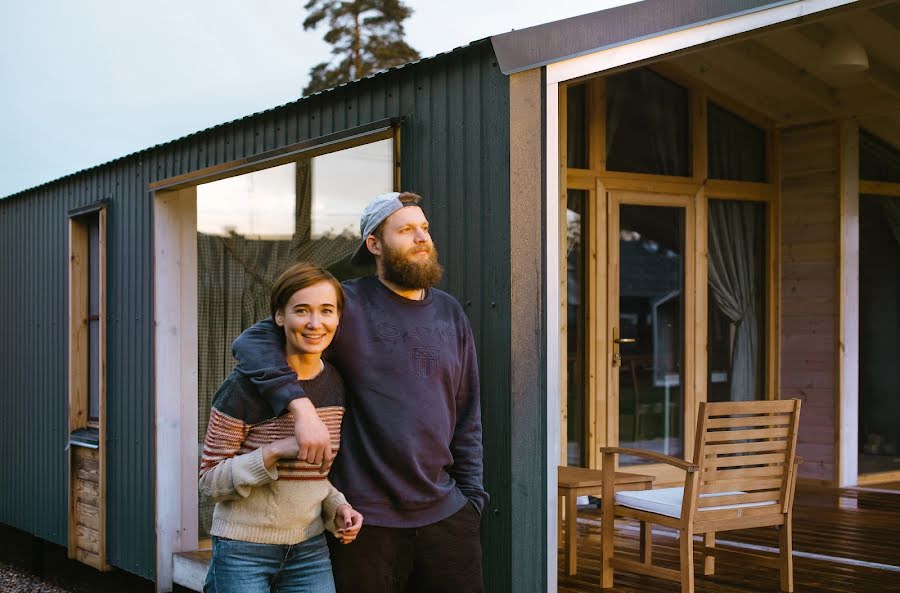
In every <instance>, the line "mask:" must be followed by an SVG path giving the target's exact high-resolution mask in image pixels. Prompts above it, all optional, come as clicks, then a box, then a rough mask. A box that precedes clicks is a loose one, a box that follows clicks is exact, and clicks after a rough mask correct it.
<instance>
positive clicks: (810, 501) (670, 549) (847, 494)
mask: <svg viewBox="0 0 900 593" xmlns="http://www.w3.org/2000/svg"><path fill="white" fill-rule="evenodd" d="M578 518H579V522H578V574H576V575H575V576H572V577H569V576H566V574H565V570H564V564H563V557H562V554H560V556H559V572H558V576H559V589H558V590H559V592H560V593H600V591H602V590H601V589H600V588H599V582H600V581H599V579H600V576H599V562H600V548H599V544H600V511H599V509H598V510H581V511H579V513H578ZM637 535H638V526H637V523H630V522H628V521H625V520H623V519H619V520H618V521H617V522H616V553H617V554H621V555H622V556H625V557H631V558H633V559H635V560H637V544H638V538H637ZM717 539H718V541H719V542H720V543H719V544H718V545H720V546H721V547H727V546H728V544H727V543H723V542H735V543H737V545H738V547H742V548H744V549H745V550H748V551H752V550H750V548H752V547H755V546H761V547H766V548H777V546H778V538H777V535H776V531H775V530H774V529H756V530H747V531H733V532H729V533H722V534H718V538H717ZM653 544H654V547H653V561H654V563H655V564H657V563H658V564H660V565H662V566H667V567H670V568H678V547H677V540H676V539H675V535H674V532H668V531H666V530H664V529H663V528H660V527H659V526H655V527H654V533H653ZM695 560H696V561H698V562H699V555H697V556H696V557H695ZM696 566H697V572H696V590H697V593H713V592H716V593H721V592H725V591H728V592H730V593H731V592H733V593H757V592H759V593H763V592H765V593H771V592H772V591H778V572H777V571H775V570H772V571H768V570H767V569H761V568H759V567H755V566H752V565H740V564H739V563H736V562H734V561H732V560H730V559H726V558H720V559H717V560H716V574H715V575H714V576H709V577H707V576H703V571H702V566H700V565H696ZM794 581H795V590H796V591H797V592H798V593H820V592H822V593H824V592H829V593H831V592H834V593H838V592H840V593H846V592H853V593H863V592H870V591H871V592H873V593H875V592H879V593H881V592H884V593H887V592H897V593H900V491H898V492H890V491H888V490H886V489H884V488H878V489H876V488H874V487H873V488H872V489H859V490H856V489H847V490H824V489H809V488H801V489H800V490H798V492H797V495H796V498H795V501H794ZM678 590H679V586H678V585H677V584H676V583H672V582H669V581H665V580H661V579H656V578H652V577H646V576H638V575H635V574H629V573H626V572H617V573H616V579H615V587H614V588H612V589H607V590H606V591H609V592H610V593H637V592H642V593H644V592H646V593H654V592H659V593H663V592H669V591H678Z"/></svg>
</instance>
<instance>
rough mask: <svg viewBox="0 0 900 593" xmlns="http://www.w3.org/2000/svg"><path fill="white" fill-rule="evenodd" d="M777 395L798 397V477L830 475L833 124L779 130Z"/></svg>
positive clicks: (834, 395) (835, 188) (836, 211)
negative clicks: (779, 232) (779, 253)
mask: <svg viewBox="0 0 900 593" xmlns="http://www.w3.org/2000/svg"><path fill="white" fill-rule="evenodd" d="M781 140H782V144H781V169H782V179H781V192H782V200H781V218H782V227H781V252H782V255H781V282H782V288H781V380H780V385H781V392H780V397H781V398H795V397H796V398H800V399H801V400H803V413H802V414H801V415H800V433H799V437H798V444H797V454H798V455H799V456H801V457H802V458H803V460H804V463H803V465H801V466H800V474H799V475H800V476H801V477H803V478H809V479H814V480H825V481H828V482H831V481H833V480H834V478H835V439H836V438H837V422H836V418H835V410H836V402H837V399H838V386H837V383H836V377H837V374H836V368H835V365H836V361H837V311H838V309H837V307H838V293H837V291H838V268H839V266H838V252H839V244H838V232H839V216H840V195H839V183H840V179H839V171H838V165H839V158H838V157H839V155H838V151H839V137H838V130H837V127H836V125H835V124H833V123H826V124H820V125H815V126H804V127H800V128H791V129H787V130H784V131H783V132H782V134H781Z"/></svg>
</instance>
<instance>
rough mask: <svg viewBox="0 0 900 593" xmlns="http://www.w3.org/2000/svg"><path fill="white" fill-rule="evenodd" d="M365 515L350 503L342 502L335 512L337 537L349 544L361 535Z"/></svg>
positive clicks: (343, 542)
mask: <svg viewBox="0 0 900 593" xmlns="http://www.w3.org/2000/svg"><path fill="white" fill-rule="evenodd" d="M362 524H363V516H362V515H361V514H360V513H359V511H357V510H355V509H354V508H353V507H351V506H350V505H349V504H342V505H341V506H339V507H338V508H337V511H335V513H334V526H335V527H336V528H337V532H338V533H337V538H338V540H339V541H340V542H341V543H342V544H349V543H350V542H352V541H353V540H355V539H356V536H357V535H359V530H360V529H362Z"/></svg>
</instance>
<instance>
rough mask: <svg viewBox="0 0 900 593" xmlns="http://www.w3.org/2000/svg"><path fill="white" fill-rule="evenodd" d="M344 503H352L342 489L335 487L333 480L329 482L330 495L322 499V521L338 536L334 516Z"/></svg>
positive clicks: (326, 527)
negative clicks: (345, 496)
mask: <svg viewBox="0 0 900 593" xmlns="http://www.w3.org/2000/svg"><path fill="white" fill-rule="evenodd" d="M342 504H350V503H348V502H347V499H346V498H344V495H343V494H342V493H341V491H340V490H338V489H337V488H335V487H334V486H333V485H332V484H331V481H329V482H328V495H327V496H326V497H325V500H323V501H322V521H323V522H324V523H325V529H327V530H328V531H330V532H331V533H332V534H333V535H334V536H335V537H337V529H336V528H335V526H334V516H335V515H336V514H337V509H338V507H339V506H341V505H342Z"/></svg>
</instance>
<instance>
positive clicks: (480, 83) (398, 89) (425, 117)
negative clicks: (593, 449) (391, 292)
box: [0, 42, 539, 592]
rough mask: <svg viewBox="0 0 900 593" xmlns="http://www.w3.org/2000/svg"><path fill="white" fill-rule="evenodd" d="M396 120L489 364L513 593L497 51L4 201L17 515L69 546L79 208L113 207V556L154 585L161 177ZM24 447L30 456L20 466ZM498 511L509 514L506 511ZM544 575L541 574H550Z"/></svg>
mask: <svg viewBox="0 0 900 593" xmlns="http://www.w3.org/2000/svg"><path fill="white" fill-rule="evenodd" d="M387 117H404V124H403V129H402V140H401V149H402V178H403V186H404V188H407V189H412V190H415V191H418V192H420V193H421V194H423V195H424V196H425V197H426V199H427V206H426V210H427V211H428V213H429V217H430V218H431V220H432V223H433V229H432V230H433V234H434V237H435V241H436V242H437V245H438V248H439V251H440V253H441V258H442V261H443V262H444V263H445V265H446V268H447V276H446V280H445V283H444V284H445V288H446V289H448V290H449V291H450V292H451V293H453V294H454V295H456V296H457V297H458V298H459V299H460V301H461V302H462V303H463V305H464V307H465V309H466V311H467V313H468V314H469V317H470V319H471V321H472V325H473V327H474V330H475V334H476V341H477V346H478V351H479V354H480V356H479V362H480V366H481V377H482V393H483V396H482V397H483V404H482V405H483V418H484V426H485V467H486V482H487V488H488V490H489V491H490V493H491V495H492V497H493V498H492V501H491V504H490V506H489V507H488V509H487V511H486V518H485V522H484V529H485V531H484V544H485V564H486V580H487V588H488V590H489V591H492V592H495V591H496V592H501V591H508V590H509V588H510V580H511V579H510V574H509V566H510V557H511V554H512V552H511V548H512V545H511V544H512V542H510V541H509V533H510V521H511V518H510V517H509V516H508V509H509V504H508V503H509V501H510V497H511V492H510V486H509V484H510V479H509V476H510V462H509V460H510V450H509V442H510V436H509V432H510V394H509V389H510V370H509V369H510V347H509V336H510V321H509V320H510V306H511V304H510V296H509V295H510V288H509V286H510V278H509V236H510V228H509V145H508V144H509V85H508V79H507V78H506V77H504V76H503V75H502V74H501V73H500V70H499V68H498V67H497V64H496V59H495V57H494V54H493V50H492V49H491V46H490V44H489V43H487V42H480V43H477V44H473V45H472V46H469V47H466V48H462V49H459V50H456V51H454V52H452V53H450V54H445V55H442V56H438V57H436V58H433V59H429V60H423V61H421V62H419V63H416V64H413V65H410V66H406V67H403V68H400V69H396V70H392V71H389V72H387V73H385V74H381V75H377V76H375V77H372V78H369V79H365V80H362V81H360V82H358V83H354V84H351V85H347V86H343V87H340V88H338V89H336V90H334V91H330V92H326V93H322V94H319V95H316V96H313V97H310V98H308V99H305V100H302V101H298V102H296V103H292V104H289V105H286V106H283V107H280V108H278V109H275V110H272V111H268V112H265V113H261V114H257V115H255V116H252V117H249V118H245V119H242V120H239V121H235V122H231V123H228V124H224V125H221V126H218V127H216V128H213V129H210V130H207V131H205V132H202V133H199V134H195V135H193V136H189V137H187V138H184V139H181V140H178V141H176V142H173V143H170V144H167V145H162V146H158V147H155V148H153V149H151V150H148V151H144V152H142V153H137V154H135V155H132V156H130V157H127V158H125V159H120V160H118V161H114V162H112V163H109V164H107V165H104V166H102V167H98V168H95V169H91V170H88V171H85V172H83V173H81V174H77V175H75V176H71V177H67V178H64V179H62V180H60V181H58V182H54V183H50V184H47V185H44V186H41V187H40V188H37V189H36V190H32V191H30V192H23V193H21V194H18V195H16V196H15V197H13V198H11V199H6V200H0V248H2V249H3V254H4V255H3V256H2V259H0V278H2V282H3V288H2V290H0V307H2V310H3V311H5V312H6V320H5V321H4V322H3V332H2V337H0V345H2V357H0V377H2V387H0V389H2V390H3V395H2V399H0V414H2V417H3V418H4V427H5V429H4V430H3V431H0V432H2V436H0V443H2V445H3V451H4V453H5V455H6V456H7V458H6V460H5V461H4V463H3V464H2V467H0V480H2V486H0V496H2V498H0V521H2V522H3V523H7V524H9V525H12V526H15V527H18V528H20V529H23V530H25V531H28V532H31V533H34V534H36V535H39V536H41V537H44V538H46V539H48V540H51V541H53V542H56V543H59V544H63V545H64V544H65V542H66V507H65V500H66V493H65V451H64V446H65V441H66V434H65V422H66V406H67V396H66V381H67V378H66V376H67V373H66V330H65V328H66V323H67V320H66V254H67V227H66V213H67V211H68V210H69V209H71V208H75V207H79V206H84V205H87V204H90V203H92V202H95V201H98V200H100V199H108V200H109V201H110V206H109V211H108V223H107V225H108V236H107V239H108V249H107V285H108V289H107V290H108V305H107V306H108V311H109V319H108V334H107V344H108V355H107V373H108V378H107V381H108V383H107V385H108V387H107V417H108V418H107V433H108V436H109V443H108V457H107V471H108V482H107V483H108V490H107V500H108V515H107V526H108V535H107V538H108V540H107V546H108V560H109V562H110V563H111V564H113V565H115V566H118V567H120V568H123V569H125V570H128V571H131V572H134V573H136V574H138V575H141V576H144V577H147V578H153V574H154V570H155V564H154V563H155V559H154V542H155V528H154V512H155V510H154V509H155V503H154V487H155V486H154V469H153V462H154V447H155V445H154V437H153V430H154V421H153V418H154V409H153V397H154V396H153V322H152V320H153V312H152V296H153V285H152V200H151V195H150V194H149V193H148V192H147V189H146V188H147V184H148V183H150V182H153V181H156V180H160V179H165V178H168V177H172V176H175V175H181V174H185V173H189V172H191V171H195V170H197V169H201V168H204V167H208V166H212V165H216V164H220V163H225V162H228V161H232V160H235V159H239V158H245V157H249V156H253V155H256V154H259V153H261V152H264V151H268V150H272V149H276V148H280V147H283V146H286V145H290V144H293V143H296V142H300V141H302V140H306V139H309V138H314V137H317V136H321V135H323V134H329V133H334V132H340V131H342V130H344V129H347V128H352V127H355V126H359V125H363V124H366V123H369V122H372V121H376V120H380V119H383V118H387ZM10 452H14V453H13V454H12V455H10ZM495 509H496V510H495ZM538 569H539V567H537V568H536V570H538Z"/></svg>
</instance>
